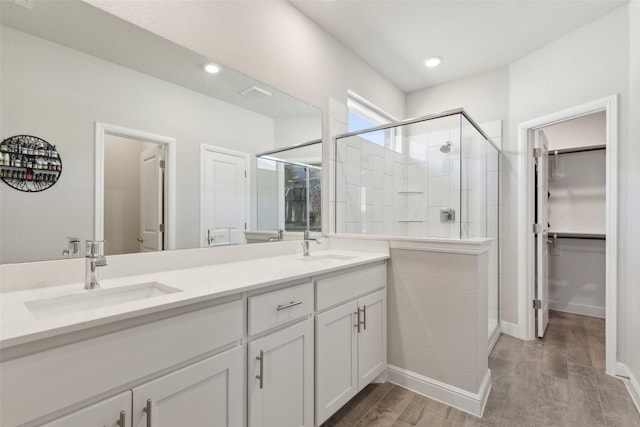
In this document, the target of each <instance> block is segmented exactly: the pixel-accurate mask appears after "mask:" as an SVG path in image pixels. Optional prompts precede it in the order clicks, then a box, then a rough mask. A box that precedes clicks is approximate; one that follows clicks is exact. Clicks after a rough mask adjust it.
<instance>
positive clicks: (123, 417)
mask: <svg viewBox="0 0 640 427" xmlns="http://www.w3.org/2000/svg"><path fill="white" fill-rule="evenodd" d="M117 424H118V425H119V426H120V427H127V412H126V411H121V412H120V418H119V419H118V423H117Z"/></svg>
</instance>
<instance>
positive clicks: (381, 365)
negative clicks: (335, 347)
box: [358, 289, 387, 391]
mask: <svg viewBox="0 0 640 427" xmlns="http://www.w3.org/2000/svg"><path fill="white" fill-rule="evenodd" d="M386 292H387V291H386V290H384V289H383V290H380V291H378V292H374V293H372V294H371V295H367V296H365V297H362V298H360V299H359V300H358V310H360V321H361V325H360V333H359V334H358V391H360V390H362V389H363V388H364V387H365V386H366V385H367V384H369V383H370V382H371V381H373V380H374V379H375V378H376V377H377V376H378V375H380V374H381V373H382V372H384V370H385V369H386V368H387V352H386V348H387V346H386V342H385V340H386V336H387V321H386V316H385V313H386Z"/></svg>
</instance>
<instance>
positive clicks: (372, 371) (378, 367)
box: [316, 264, 387, 425]
mask: <svg viewBox="0 0 640 427" xmlns="http://www.w3.org/2000/svg"><path fill="white" fill-rule="evenodd" d="M385 284H386V267H385V266H384V264H381V265H377V266H374V267H368V268H365V269H361V270H356V271H352V272H349V273H345V274H344V275H339V276H334V277H330V278H327V279H320V280H318V281H317V294H318V303H322V302H324V303H325V304H326V305H335V303H336V302H340V299H341V298H342V300H347V302H343V303H341V304H339V305H338V306H337V307H334V308H331V309H329V310H327V311H324V312H321V313H319V314H318V315H317V316H316V425H320V424H322V423H323V422H324V421H326V420H327V419H328V418H329V417H330V416H331V415H332V414H333V413H335V412H336V411H337V410H338V409H340V408H341V407H342V406H343V405H344V404H345V403H347V402H348V401H349V400H350V399H351V398H352V397H354V396H355V395H356V394H357V393H358V392H359V391H360V390H362V389H363V388H364V387H365V386H366V385H367V384H369V383H370V382H372V381H373V380H374V379H375V378H376V377H378V376H379V375H380V374H382V373H383V372H384V371H385V369H386V365H387V363H386V361H387V345H386V319H387V317H386V289H385ZM337 289H340V291H339V295H342V296H341V297H340V296H338V298H336V295H334V294H333V291H335V290H337ZM375 289H378V290H377V291H373V292H371V291H372V290H375ZM328 291H331V293H332V295H330V294H327V292H328ZM366 292H370V293H368V294H366V295H364V296H361V297H359V298H356V299H351V300H348V299H349V298H353V297H354V295H357V294H358V293H366ZM323 294H326V295H323ZM323 308H325V306H321V307H319V310H320V309H323Z"/></svg>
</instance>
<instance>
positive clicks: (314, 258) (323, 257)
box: [298, 254, 357, 262]
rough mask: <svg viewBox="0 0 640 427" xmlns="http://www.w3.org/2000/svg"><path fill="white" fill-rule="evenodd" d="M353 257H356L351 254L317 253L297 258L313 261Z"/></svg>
mask: <svg viewBox="0 0 640 427" xmlns="http://www.w3.org/2000/svg"><path fill="white" fill-rule="evenodd" d="M354 258H357V257H355V256H352V255H340V254H319V255H314V254H311V255H309V256H302V257H299V258H298V259H299V260H300V261H309V262H313V261H329V260H333V261H345V260H348V259H354Z"/></svg>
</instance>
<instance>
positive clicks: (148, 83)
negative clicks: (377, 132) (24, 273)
mask: <svg viewBox="0 0 640 427" xmlns="http://www.w3.org/2000/svg"><path fill="white" fill-rule="evenodd" d="M0 7H1V10H0V15H1V18H2V27H1V31H2V33H1V39H0V42H1V46H0V52H1V70H0V79H1V82H0V83H1V93H0V98H1V111H0V115H1V116H0V119H1V122H2V129H1V131H0V132H1V134H0V139H2V140H4V139H5V138H7V137H10V136H13V135H24V134H26V135H33V136H37V137H39V138H42V139H44V140H46V141H48V142H49V143H51V144H52V145H55V146H56V149H57V150H58V152H59V153H60V156H61V157H62V158H63V159H64V170H63V171H62V172H61V175H60V178H59V180H58V182H56V185H54V186H52V187H51V188H49V189H47V190H46V191H42V192H39V193H25V192H20V191H16V190H14V189H12V188H10V187H9V186H8V185H5V184H4V183H0V197H1V202H2V203H1V204H0V222H1V227H2V229H1V232H2V242H1V248H0V262H2V263H8V262H25V261H38V260H51V259H61V258H65V257H69V256H83V255H84V254H83V253H82V247H83V246H84V245H83V244H80V245H78V244H77V242H75V241H76V240H80V241H84V240H87V239H104V240H105V251H106V253H107V254H120V253H135V252H142V251H156V250H167V249H185V248H195V247H206V246H217V245H223V244H242V243H246V234H245V230H259V229H263V228H267V229H268V230H270V229H273V228H280V224H278V223H272V222H269V221H267V219H266V218H269V216H270V215H271V213H269V212H265V213H262V214H260V213H259V212H258V210H259V209H260V208H261V206H276V205H277V206H279V205H278V204H277V201H275V199H274V201H273V202H272V203H269V202H268V198H269V197H275V198H277V197H282V191H283V190H282V189H281V191H280V192H276V193H274V194H273V195H271V196H269V195H268V193H267V192H265V191H261V192H259V191H258V186H259V184H258V183H259V182H261V181H260V177H261V174H262V172H261V171H260V170H259V169H258V167H257V164H258V162H257V159H256V154H260V153H265V152H270V151H274V150H280V149H283V148H285V147H290V146H297V145H300V144H303V143H306V142H309V141H315V140H320V139H321V138H322V135H321V132H322V123H321V122H322V118H321V112H320V110H319V109H317V108H315V107H313V106H311V105H308V104H306V103H304V102H302V101H300V100H298V99H295V98H293V97H291V96H289V95H287V94H285V93H282V92H280V91H278V90H276V89H274V88H272V87H269V86H267V85H265V84H263V83H262V82H260V81H257V80H255V79H253V78H251V77H249V76H246V75H243V74H241V73H238V72H236V71H234V70H231V69H228V68H226V67H224V65H223V64H218V65H221V69H220V71H219V72H218V73H217V74H209V73H207V72H205V70H204V65H206V64H207V63H209V62H210V58H206V57H204V56H202V55H199V54H197V53H195V52H193V51H190V50H188V49H185V48H183V47H181V46H179V45H176V44H175V43H172V42H170V41H168V40H165V39H163V38H161V37H158V36H156V35H154V34H151V33H149V32H147V31H146V30H143V29H141V28H139V27H136V26H134V25H131V24H129V23H127V22H124V21H122V20H120V19H119V18H116V17H114V16H112V15H110V14H108V13H106V12H104V11H102V10H99V9H97V8H95V7H93V6H91V5H89V4H86V3H84V2H81V1H38V0H36V1H35V2H34V3H33V7H32V8H30V9H29V8H25V7H23V6H20V5H16V4H13V3H8V2H2V3H1V5H0ZM317 146H318V147H320V146H321V144H317ZM320 151H321V150H320ZM305 156H307V155H306V154H304V155H302V156H301V155H296V158H297V160H305V159H303V157H305ZM294 160H295V159H294ZM306 161H309V163H308V166H310V167H308V168H307V170H308V171H311V170H317V169H314V168H316V167H319V166H320V165H319V164H318V162H317V161H316V160H314V159H311V158H310V157H309V156H307V158H306ZM0 167H3V166H2V165H0ZM272 169H273V168H272ZM294 169H295V168H293V167H289V168H288V170H287V171H284V170H283V171H282V172H279V173H283V174H289V175H288V176H289V178H287V180H291V181H292V182H291V183H290V184H293V180H295V179H298V180H300V179H301V178H302V176H301V175H300V173H299V171H294ZM305 173H307V172H305ZM313 174H314V172H311V175H313ZM310 179H311V178H310ZM318 181H320V180H319V179H318ZM310 182H311V181H310ZM278 185H286V182H285V181H282V182H281V184H278ZM259 198H260V200H258V199H259ZM290 206H294V205H290ZM283 209H284V208H283ZM292 212H295V211H293V210H292ZM301 212H302V211H300V210H299V209H298V211H297V213H298V214H299V215H301ZM285 214H286V212H284V213H278V218H282V221H285V220H286V217H285V216H282V215H285ZM305 215H306V214H305ZM261 218H262V219H264V221H262V222H261ZM293 218H294V219H295V220H297V219H298V217H293ZM276 221H278V220H276ZM313 222H314V224H315V223H316V222H317V224H320V219H319V218H318V219H317V220H316V219H315V218H314V219H313ZM288 226H289V229H288V231H295V228H296V227H297V228H301V224H293V223H291V221H290V224H288ZM283 227H284V224H283ZM78 247H79V248H80V249H81V250H80V251H77V250H76V249H77V248H78Z"/></svg>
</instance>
